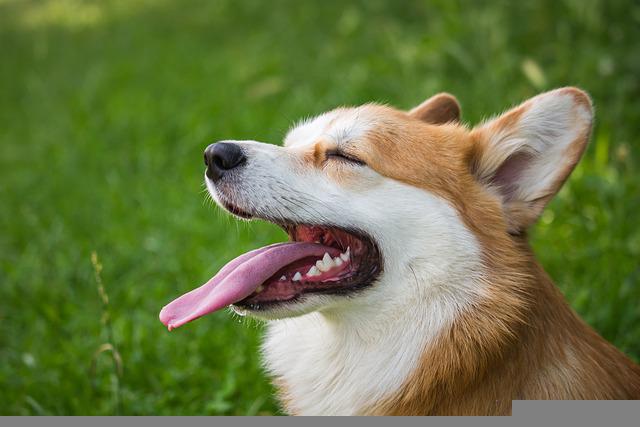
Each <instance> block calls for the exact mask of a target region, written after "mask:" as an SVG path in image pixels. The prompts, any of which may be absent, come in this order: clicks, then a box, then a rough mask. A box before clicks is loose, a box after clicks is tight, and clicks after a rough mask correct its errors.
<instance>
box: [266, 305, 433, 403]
mask: <svg viewBox="0 0 640 427" xmlns="http://www.w3.org/2000/svg"><path fill="white" fill-rule="evenodd" d="M422 344H423V343H421V342H416V341H415V336H413V335H412V334H403V335H399V336H394V335H387V336H384V335H381V336H379V337H377V339H371V340H366V339H362V337H359V336H357V333H356V331H355V330H350V328H344V327H341V326H336V325H335V324H332V323H331V322H330V321H328V320H327V319H326V318H324V317H323V316H322V315H320V314H318V313H312V314H309V315H306V316H302V317H299V318H293V319H285V320H280V321H275V322H272V323H271V324H270V325H269V327H268V332H267V336H266V339H265V341H264V343H263V350H264V357H265V362H266V366H267V369H268V370H269V372H270V373H271V374H272V375H273V376H274V377H275V378H276V379H277V380H278V381H277V382H279V383H284V385H285V388H286V389H285V390H284V392H285V396H283V398H284V402H283V403H284V404H285V406H286V409H287V410H288V411H290V412H292V413H296V414H302V415H348V414H362V413H363V411H364V410H365V409H366V408H369V407H371V406H373V405H375V402H378V401H380V400H381V399H384V398H385V397H387V396H389V395H391V394H392V393H393V392H394V391H397V390H398V389H399V388H400V387H401V386H402V384H403V383H404V382H405V380H406V379H407V377H408V375H409V374H410V373H411V372H412V370H413V369H414V368H415V367H416V364H417V361H418V358H419V355H420V349H421V348H423V347H422Z"/></svg>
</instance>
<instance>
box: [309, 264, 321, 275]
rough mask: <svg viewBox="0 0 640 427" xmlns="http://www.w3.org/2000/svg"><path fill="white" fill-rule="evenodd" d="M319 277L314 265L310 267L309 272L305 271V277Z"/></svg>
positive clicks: (318, 271)
mask: <svg viewBox="0 0 640 427" xmlns="http://www.w3.org/2000/svg"><path fill="white" fill-rule="evenodd" d="M319 275H320V270H318V267H316V266H315V265H314V266H313V267H311V268H310V269H309V271H307V276H319Z"/></svg>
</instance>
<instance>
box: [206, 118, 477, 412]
mask: <svg viewBox="0 0 640 427" xmlns="http://www.w3.org/2000/svg"><path fill="white" fill-rule="evenodd" d="M339 111H342V112H340V113H334V114H335V115H331V114H327V115H323V116H321V117H320V118H319V119H318V122H314V121H312V122H306V123H305V124H304V125H303V129H294V130H293V131H292V132H291V133H290V135H289V137H288V138H287V144H288V147H287V148H282V147H276V146H272V145H267V144H260V143H257V142H251V141H241V142H237V143H238V144H240V145H241V146H242V147H243V149H244V150H245V152H246V154H247V158H248V160H247V165H246V166H245V167H243V168H242V170H241V171H238V172H237V173H238V175H237V176H234V177H233V178H230V180H232V181H233V185H229V186H226V185H225V184H220V183H219V184H217V185H216V186H215V187H214V186H213V185H212V184H211V183H210V182H207V185H208V187H209V189H210V191H211V193H212V194H213V196H214V197H215V198H216V200H218V201H220V200H228V201H232V202H233V203H234V204H235V205H236V206H238V207H240V208H241V209H245V210H248V211H251V212H254V213H256V214H257V215H258V216H261V217H264V218H267V219H278V218H287V219H289V220H297V221H300V222H305V223H322V224H330V225H336V226H340V227H347V228H349V227H355V228H357V229H360V230H362V231H364V232H366V233H368V234H369V235H370V236H371V237H373V239H374V240H375V241H376V242H377V244H378V246H379V248H380V250H381V252H382V256H383V260H384V266H383V267H384V271H383V274H382V275H381V276H380V278H379V280H378V281H377V282H376V283H374V284H372V286H370V287H369V288H367V289H366V290H365V291H363V292H361V293H358V294H355V295H353V296H350V297H344V296H327V295H308V296H306V297H305V298H304V299H303V300H302V301H301V302H298V303H295V304H289V305H285V306H282V307H280V308H278V309H274V310H271V311H267V312H263V311H260V312H255V313H250V314H252V315H255V316H258V317H263V318H266V319H280V320H271V321H270V322H269V326H268V333H267V338H266V340H265V342H264V345H263V351H264V356H265V363H266V367H267V369H268V370H269V372H270V373H271V374H273V375H274V376H276V377H279V378H281V379H283V380H284V381H285V383H286V386H287V390H288V392H289V399H290V404H291V408H290V409H292V410H293V411H294V412H296V413H301V414H321V415H331V414H342V415H346V414H359V413H362V412H363V411H364V410H365V409H366V407H367V406H369V405H372V404H374V403H375V402H377V401H379V400H380V399H383V398H384V397H386V396H389V395H391V394H392V393H393V392H395V391H397V390H398V389H399V387H400V386H401V385H402V384H403V383H404V382H405V381H407V379H408V378H409V377H410V374H411V373H412V372H413V370H414V369H415V368H416V367H417V364H418V360H419V358H420V355H421V354H423V352H424V351H425V348H426V347H427V346H428V345H429V344H430V342H432V340H433V339H434V337H435V336H436V335H437V334H438V333H439V332H440V331H441V330H442V329H443V328H444V327H445V326H446V325H447V324H449V323H450V322H451V321H452V320H453V319H454V318H455V317H456V314H457V313H458V312H459V311H460V310H461V309H463V308H464V307H465V306H467V305H469V304H471V303H473V301H475V300H476V299H477V298H478V297H480V296H481V295H482V293H483V288H482V286H481V280H480V278H479V277H478V275H479V274H480V272H481V271H482V268H481V257H480V248H479V245H478V243H477V241H476V240H475V238H474V236H473V234H472V233H471V232H470V231H469V230H468V229H467V228H466V226H465V225H464V223H463V222H462V220H461V219H460V217H459V216H458V214H457V212H456V210H455V209H454V208H453V207H451V206H450V205H449V204H448V203H447V202H446V201H445V200H444V199H442V198H439V197H437V196H435V195H434V194H431V193H429V192H427V191H425V190H422V189H418V188H416V187H412V186H409V185H407V184H403V183H400V182H398V181H395V180H392V179H389V178H386V177H383V176H381V175H379V174H378V173H376V172H375V171H373V170H371V169H369V168H367V167H363V166H355V165H352V166H344V165H343V166H342V167H354V168H358V181H357V183H356V185H355V186H349V188H345V187H344V186H341V185H340V184H339V183H337V182H334V181H333V180H331V179H330V178H329V175H328V174H327V173H326V171H325V170H322V169H316V168H310V167H303V164H302V163H301V155H300V150H299V149H300V148H301V147H304V146H305V145H306V144H310V143H313V142H315V140H316V138H318V136H319V135H332V136H334V137H339V138H338V139H341V140H345V139H349V138H354V135H356V136H362V134H363V132H364V131H365V129H366V128H367V127H368V126H371V125H372V119H371V118H366V117H362V116H360V115H359V114H358V113H357V111H355V110H339ZM358 119H360V120H362V121H363V122H362V123H353V122H354V121H356V122H357V121H358ZM306 127H309V128H308V129H305V128H306ZM327 167H332V166H331V165H328V166H327ZM234 173H235V172H234ZM292 316H298V317H292Z"/></svg>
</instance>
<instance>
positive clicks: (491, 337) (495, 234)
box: [363, 89, 640, 415]
mask: <svg viewBox="0 0 640 427" xmlns="http://www.w3.org/2000/svg"><path fill="white" fill-rule="evenodd" d="M570 90H574V89H570ZM578 92H579V91H578ZM580 94H582V92H579V93H578V94H577V95H576V98H577V102H578V103H583V104H584V103H585V100H586V103H587V105H589V106H590V103H589V101H588V98H587V97H585V96H581V95H580ZM526 108H527V105H526V104H525V105H524V106H522V107H520V109H519V110H515V111H514V112H512V113H507V115H505V116H503V117H502V118H501V119H499V120H500V121H499V122H498V123H496V124H495V126H498V127H500V128H501V129H504V128H509V127H513V126H515V125H516V123H517V121H518V119H519V117H520V115H521V114H522V113H523V111H524V110H526ZM393 114H396V117H399V116H398V115H397V113H393ZM401 127H402V128H403V129H412V132H413V133H412V134H409V135H402V137H401V138H391V137H390V135H394V134H395V133H396V132H398V130H397V129H393V126H389V127H386V128H383V129H384V130H380V129H378V130H376V131H375V132H374V134H373V135H372V139H371V140H372V141H374V143H373V144H372V145H371V146H369V147H368V148H367V149H366V150H363V152H364V151H367V152H369V153H370V155H369V158H368V162H369V164H370V165H372V167H374V168H375V169H376V170H378V171H379V172H380V173H381V174H383V175H385V176H389V177H392V178H394V179H398V180H400V181H404V182H407V183H409V184H411V185H415V186H418V187H422V188H425V189H428V190H429V191H431V192H434V193H436V194H439V195H441V196H443V197H445V198H446V199H447V200H449V201H450V202H451V203H452V204H453V205H454V206H456V207H457V209H458V211H459V212H460V214H461V216H462V218H463V220H464V222H465V223H466V225H467V226H468V227H469V228H470V229H471V230H472V231H473V232H474V234H475V235H476V236H477V238H478V240H479V241H480V244H481V246H482V248H483V253H484V257H485V260H484V261H485V265H486V267H487V271H488V272H490V273H489V276H488V277H486V285H487V286H488V292H487V294H488V296H487V297H486V298H484V299H483V300H481V301H480V302H478V303H477V304H476V305H475V306H473V307H472V308H470V309H469V310H467V311H466V312H465V313H463V314H462V315H460V316H458V318H457V320H456V321H455V322H454V323H453V324H452V325H450V327H449V328H448V329H447V330H446V331H445V332H443V333H442V334H441V335H440V336H439V338H438V339H437V341H436V342H435V343H433V344H432V345H431V346H430V347H429V348H427V349H425V353H424V356H423V358H422V361H421V363H420V365H419V367H418V368H417V370H416V372H415V373H414V374H413V375H412V376H411V377H410V378H409V379H408V380H407V382H406V384H405V385H404V386H403V387H402V388H401V390H399V391H398V392H397V393H395V394H394V395H392V396H391V397H389V398H388V399H387V400H385V401H383V402H376V403H375V404H373V405H372V406H371V407H370V408H367V410H366V411H365V412H367V413H372V414H378V415H382V414H389V415H453V414H456V415H507V414H510V412H511V402H512V400H514V399H640V367H639V366H638V365H636V364H634V363H633V362H632V361H631V360H629V359H628V358H627V357H626V356H625V355H624V354H622V353H621V352H620V351H618V350H617V349H616V348H615V347H613V346H612V345H611V344H609V343H608V342H606V341H605V340H604V339H603V338H601V337H600V336H599V335H598V334H597V333H596V332H595V331H593V329H591V328H590V327H589V326H588V325H586V324H585V323H584V322H583V321H582V320H581V319H580V318H579V317H578V316H577V315H576V314H575V312H574V311H573V310H572V309H571V308H570V307H569V306H568V305H567V303H566V302H565V300H564V298H563V296H562V295H561V293H560V291H559V290H558V289H557V288H556V286H555V285H554V284H553V282H552V281H551V279H550V278H549V277H548V276H547V274H546V273H545V272H544V270H543V269H542V267H541V266H540V265H539V264H538V263H537V261H536V260H535V257H534V255H533V253H532V251H531V249H530V248H529V246H528V244H527V242H526V233H524V232H523V230H524V229H525V228H526V226H527V225H529V224H531V223H532V222H533V221H534V220H535V219H536V218H537V216H538V215H539V213H540V212H541V210H542V208H543V207H544V205H546V203H547V202H548V201H549V199H550V198H551V197H552V196H553V195H554V194H555V193H556V192H557V190H558V189H559V188H560V186H561V185H562V183H563V182H564V181H565V180H566V178H567V177H568V175H569V173H570V172H571V170H572V169H573V167H574V166H575V164H576V163H577V161H578V160H579V158H580V156H581V154H582V152H583V151H584V148H585V146H586V142H587V140H588V137H589V129H585V130H584V131H583V132H581V133H580V136H579V140H577V141H575V143H574V144H572V145H571V148H570V149H569V150H568V152H567V153H566V154H567V156H568V157H569V162H568V163H567V164H566V169H565V170H564V171H561V172H560V174H559V178H558V179H557V180H556V181H555V182H554V183H553V188H550V189H549V191H548V195H547V196H546V197H545V198H544V200H540V201H539V204H538V205H537V206H535V207H534V209H533V210H534V212H533V213H532V212H531V211H532V209H531V207H529V206H527V207H525V208H523V211H525V212H524V213H519V212H517V209H516V211H515V212H514V209H513V208H509V207H507V209H503V207H502V205H501V201H500V200H499V198H498V197H496V194H495V193H494V192H492V191H490V189H488V188H487V187H485V186H483V185H481V184H479V183H478V182H477V181H476V180H474V179H473V178H472V175H473V173H474V167H475V166H474V165H473V162H474V161H475V160H477V158H478V156H479V155H480V153H479V150H482V149H483V146H482V144H483V142H485V140H483V139H482V138H486V135H483V134H478V133H475V134H474V133H473V132H471V133H469V132H468V131H467V130H466V129H464V128H462V127H459V126H444V127H437V128H433V127H427V126H422V127H420V126H418V125H417V124H415V125H414V126H406V127H405V126H401ZM394 136H395V135H394ZM398 139H400V140H402V141H403V142H402V144H400V143H395V142H394V141H397V140H398ZM404 145H409V146H408V147H406V146H404ZM403 146H404V147H403ZM383 152H384V153H386V155H384V156H383V155H382V153H383ZM513 216H516V218H513ZM513 221H515V222H517V223H518V229H519V230H520V231H521V233H520V234H517V235H514V234H510V233H509V231H510V229H512V227H511V226H510V223H511V222H513Z"/></svg>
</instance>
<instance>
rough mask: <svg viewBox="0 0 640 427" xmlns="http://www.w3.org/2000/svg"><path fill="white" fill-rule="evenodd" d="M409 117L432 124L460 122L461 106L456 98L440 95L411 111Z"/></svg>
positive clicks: (445, 94) (444, 94)
mask: <svg viewBox="0 0 640 427" xmlns="http://www.w3.org/2000/svg"><path fill="white" fill-rule="evenodd" d="M409 115H410V116H412V117H415V118H417V119H420V120H422V121H423V122H426V123H430V124H435V125H439V124H444V123H450V122H458V121H460V104H459V103H458V100H457V99H456V97H455V96H453V95H450V94H448V93H444V92H443V93H439V94H437V95H434V96H432V97H431V98H429V99H427V100H426V101H424V102H422V104H420V105H418V106H417V107H414V108H413V109H411V111H409Z"/></svg>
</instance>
